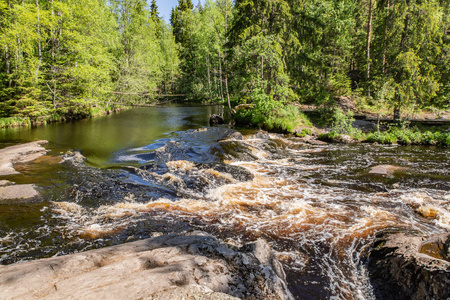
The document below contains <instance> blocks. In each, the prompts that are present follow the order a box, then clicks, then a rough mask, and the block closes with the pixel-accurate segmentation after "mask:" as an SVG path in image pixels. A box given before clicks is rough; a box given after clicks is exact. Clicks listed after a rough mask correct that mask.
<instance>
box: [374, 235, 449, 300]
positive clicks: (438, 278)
mask: <svg viewBox="0 0 450 300" xmlns="http://www.w3.org/2000/svg"><path fill="white" fill-rule="evenodd" d="M449 248H450V233H445V234H438V235H433V236H430V237H426V238H424V237H421V236H418V235H417V234H415V233H414V232H397V233H394V232H382V233H380V234H378V235H377V237H376V239H375V241H374V243H373V245H372V249H371V251H370V254H369V257H368V268H369V276H370V279H371V281H372V283H373V286H374V288H375V292H376V297H377V299H413V300H415V299H417V300H419V299H430V300H431V299H435V300H440V299H443V300H447V299H449V298H450V250H449Z"/></svg>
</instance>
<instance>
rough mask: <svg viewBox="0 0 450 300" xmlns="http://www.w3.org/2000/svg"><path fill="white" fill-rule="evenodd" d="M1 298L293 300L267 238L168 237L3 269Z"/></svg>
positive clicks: (190, 235)
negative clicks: (234, 241)
mask: <svg viewBox="0 0 450 300" xmlns="http://www.w3.org/2000/svg"><path fill="white" fill-rule="evenodd" d="M0 288H1V290H2V298H3V299H24V298H28V299H30V298H31V299H68V298H70V299H99V298H102V299H293V297H292V295H291V293H290V292H289V290H288V288H287V286H286V276H285V273H284V271H283V268H282V266H281V264H280V262H279V261H278V260H277V259H276V258H275V255H274V253H273V252H272V250H271V248H270V246H269V245H268V244H267V242H265V241H264V240H257V241H256V242H254V243H250V244H246V245H244V246H243V247H241V248H236V247H233V246H230V245H227V244H224V243H222V242H220V241H218V240H217V239H216V238H214V237H212V236H210V235H208V234H206V233H203V232H194V233H191V234H188V235H164V236H159V237H156V238H151V239H146V240H141V241H137V242H132V243H127V244H122V245H118V246H112V247H107V248H103V249H98V250H91V251H86V252H83V253H78V254H71V255H66V256H61V257H55V258H49V259H41V260H36V261H31V262H26V263H18V264H13V265H9V266H0Z"/></svg>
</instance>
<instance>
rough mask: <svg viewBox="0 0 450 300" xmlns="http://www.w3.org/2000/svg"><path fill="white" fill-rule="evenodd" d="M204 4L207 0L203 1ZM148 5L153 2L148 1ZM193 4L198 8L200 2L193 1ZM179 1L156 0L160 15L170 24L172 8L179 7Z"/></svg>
mask: <svg viewBox="0 0 450 300" xmlns="http://www.w3.org/2000/svg"><path fill="white" fill-rule="evenodd" d="M201 2H202V3H205V0H201ZM148 3H151V0H148ZM192 3H193V4H194V5H195V6H197V4H198V0H192ZM177 4H178V0H156V5H157V6H158V10H159V15H160V16H161V17H162V18H163V19H164V20H165V21H166V22H167V23H169V20H170V12H171V11H172V7H175V6H177Z"/></svg>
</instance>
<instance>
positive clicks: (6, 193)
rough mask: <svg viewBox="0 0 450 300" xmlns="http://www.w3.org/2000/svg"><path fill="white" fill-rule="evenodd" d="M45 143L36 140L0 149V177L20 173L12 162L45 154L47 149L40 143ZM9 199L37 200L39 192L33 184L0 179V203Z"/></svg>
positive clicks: (33, 158)
mask: <svg viewBox="0 0 450 300" xmlns="http://www.w3.org/2000/svg"><path fill="white" fill-rule="evenodd" d="M46 143H47V141H36V142H31V143H26V144H21V145H15V146H11V147H7V148H4V149H0V179H1V178H2V177H4V176H8V175H16V174H20V172H18V171H17V170H16V169H15V168H14V164H16V163H26V162H31V161H33V160H36V159H38V158H39V157H41V156H43V155H45V154H46V153H47V150H46V149H45V148H44V147H42V146H41V145H42V144H46ZM10 200H15V201H22V202H33V201H38V200H39V193H38V191H37V190H36V186H35V185H34V184H15V183H14V182H11V181H8V180H0V203H1V202H5V201H10Z"/></svg>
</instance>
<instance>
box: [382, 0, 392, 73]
mask: <svg viewBox="0 0 450 300" xmlns="http://www.w3.org/2000/svg"><path fill="white" fill-rule="evenodd" d="M390 8H391V1H390V0H388V3H387V10H388V13H389V10H390ZM384 27H385V28H386V29H385V31H384V48H383V74H384V73H385V72H386V49H387V41H388V40H387V34H388V29H387V21H386V23H385V24H384Z"/></svg>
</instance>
